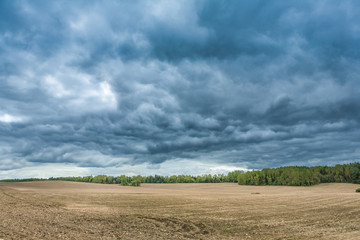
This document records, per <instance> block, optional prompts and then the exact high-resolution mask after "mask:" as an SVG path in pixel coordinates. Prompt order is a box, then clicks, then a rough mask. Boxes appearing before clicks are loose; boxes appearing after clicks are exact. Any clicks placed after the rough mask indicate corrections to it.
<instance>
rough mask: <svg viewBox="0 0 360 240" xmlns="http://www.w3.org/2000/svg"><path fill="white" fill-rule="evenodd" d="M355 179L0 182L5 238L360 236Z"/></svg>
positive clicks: (1, 227)
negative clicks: (302, 183) (295, 183)
mask: <svg viewBox="0 0 360 240" xmlns="http://www.w3.org/2000/svg"><path fill="white" fill-rule="evenodd" d="M358 187H359V185H355V184H345V183H344V184H342V183H332V184H321V185H316V186H312V187H285V186H240V185H237V184H232V183H219V184H143V185H142V186H141V187H124V186H119V185H102V184H91V183H75V182H61V181H45V182H26V183H0V210H1V211H0V239H359V236H360V224H359V222H360V194H359V193H355V189H356V188H358Z"/></svg>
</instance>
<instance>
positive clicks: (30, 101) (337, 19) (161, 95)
mask: <svg viewBox="0 0 360 240" xmlns="http://www.w3.org/2000/svg"><path fill="white" fill-rule="evenodd" d="M359 125H360V2H359V1H356V0H354V1H349V0H344V1H335V0H334V1H326V0H319V1H313V0H302V1H291V0H276V1H272V0H266V1H265V0H262V1H261V0H247V1H235V0H234V1H221V0H208V1H202V0H199V1H190V0H189V1H185V0H179V1H165V0H163V1H162V0H160V1H137V0H125V1H112V0H108V1H88V0H86V1H85V0H84V1H80V0H79V1H61V0H59V1H47V0H43V1H39V0H32V1H26V0H21V1H18V0H3V1H0V179H4V178H25V177H51V176H84V175H97V174H108V175H121V174H125V175H135V174H141V175H150V174H151V175H153V174H160V175H173V174H192V175H198V174H205V173H212V174H214V173H226V172H228V171H232V170H236V169H240V170H251V169H262V168H269V167H279V166H294V165H304V166H315V165H329V166H332V165H335V164H343V163H350V162H356V161H360V144H359V143H360V128H359Z"/></svg>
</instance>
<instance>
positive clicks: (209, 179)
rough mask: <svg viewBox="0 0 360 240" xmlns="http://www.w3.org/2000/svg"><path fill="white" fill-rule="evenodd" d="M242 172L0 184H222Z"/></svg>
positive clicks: (52, 179)
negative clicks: (60, 182) (64, 182)
mask: <svg viewBox="0 0 360 240" xmlns="http://www.w3.org/2000/svg"><path fill="white" fill-rule="evenodd" d="M240 173H243V171H238V170H237V171H233V172H229V173H228V174H227V175H224V174H214V175H212V174H205V175H201V176H191V175H172V176H160V175H154V176H140V175H138V176H131V177H130V176H125V175H121V176H118V177H113V176H107V175H97V176H85V177H50V178H26V179H5V180H0V182H29V181H73V182H89V183H102V184H120V185H123V186H140V184H141V183H223V182H237V181H238V176H239V174H240Z"/></svg>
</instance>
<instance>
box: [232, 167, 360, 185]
mask: <svg viewBox="0 0 360 240" xmlns="http://www.w3.org/2000/svg"><path fill="white" fill-rule="evenodd" d="M332 182H340V183H360V163H350V164H343V165H339V164H338V165H336V166H334V167H327V166H316V167H298V166H295V167H279V168H264V169H262V170H259V171H249V172H244V173H241V174H239V176H238V183H239V184H240V185H287V186H310V185H315V184H319V183H332Z"/></svg>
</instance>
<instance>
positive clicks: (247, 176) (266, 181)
mask: <svg viewBox="0 0 360 240" xmlns="http://www.w3.org/2000/svg"><path fill="white" fill-rule="evenodd" d="M0 181H1V182H27V181H74V182H89V183H102V184H120V185H123V186H140V184H141V183H224V182H237V183H238V184H240V185H287V186H310V185H315V184H319V183H331V182H341V183H360V163H350V164H343V165H336V166H334V167H328V166H316V167H302V166H293V167H279V168H264V169H262V170H253V171H248V172H244V171H240V170H236V171H233V172H229V173H228V174H226V175H225V174H214V175H212V174H205V175H200V176H191V175H172V176H160V175H154V176H140V175H138V176H131V177H130V176H125V175H121V176H117V177H113V176H107V175H97V176H85V177H50V178H45V179H44V178H26V179H5V180H0Z"/></svg>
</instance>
